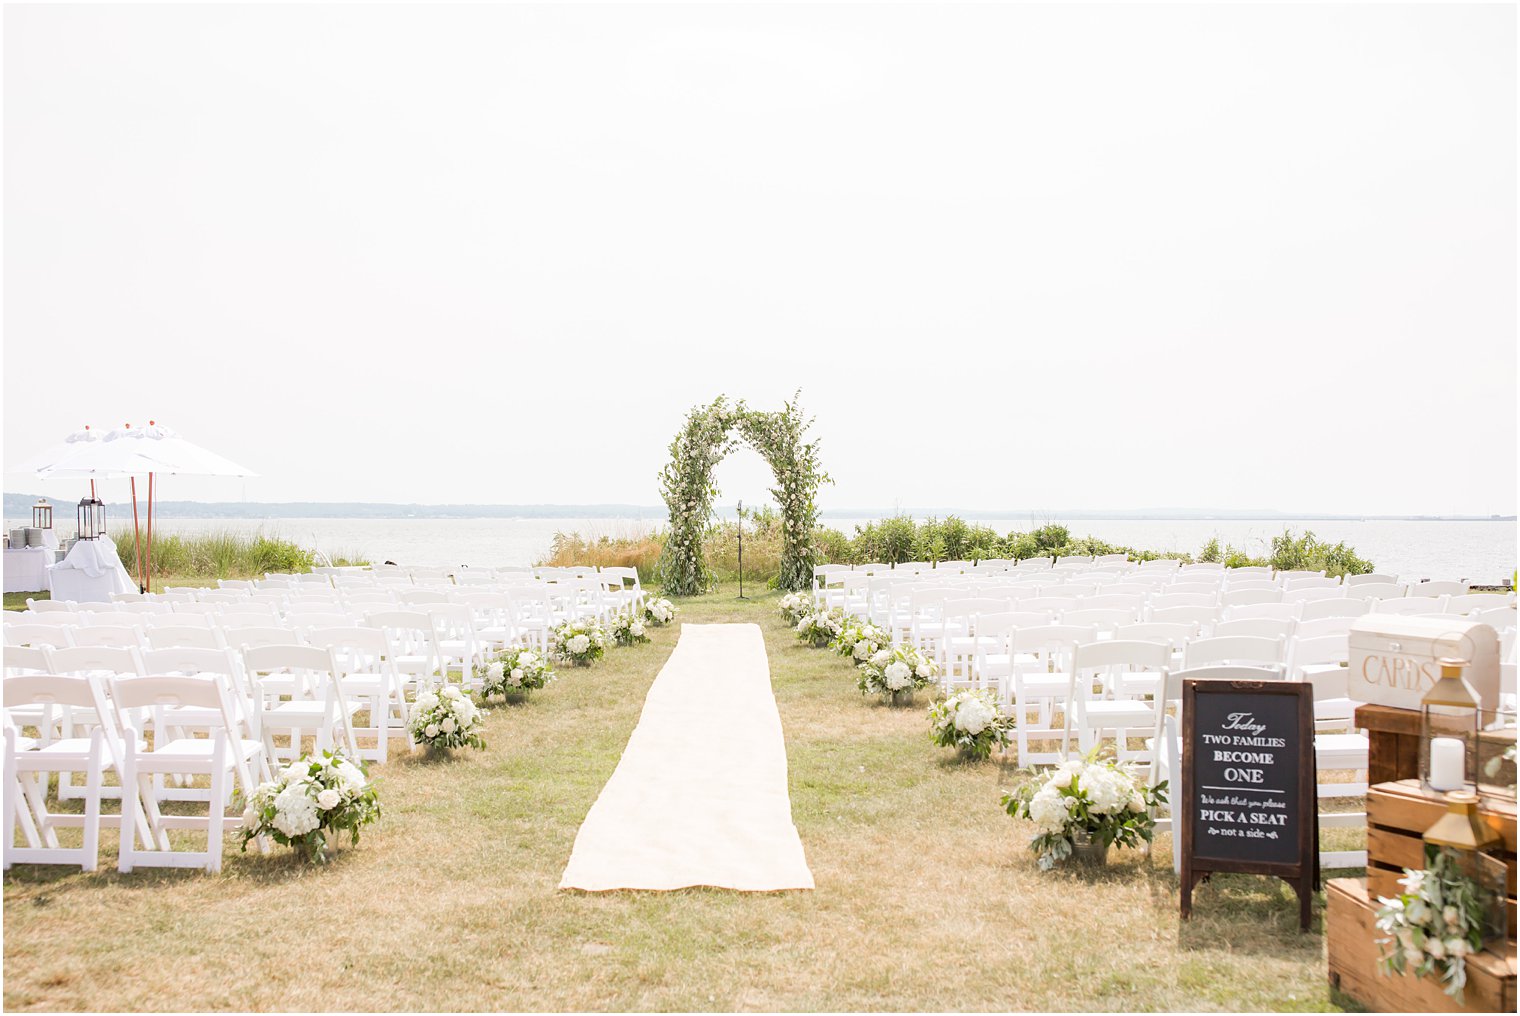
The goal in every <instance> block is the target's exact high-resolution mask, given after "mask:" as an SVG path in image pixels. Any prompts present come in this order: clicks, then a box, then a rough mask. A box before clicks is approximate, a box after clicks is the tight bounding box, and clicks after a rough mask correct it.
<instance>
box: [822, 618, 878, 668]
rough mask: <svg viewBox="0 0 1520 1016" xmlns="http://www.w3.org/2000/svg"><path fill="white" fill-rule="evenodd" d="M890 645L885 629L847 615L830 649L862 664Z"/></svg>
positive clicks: (863, 619)
mask: <svg viewBox="0 0 1520 1016" xmlns="http://www.w3.org/2000/svg"><path fill="white" fill-rule="evenodd" d="M891 643H892V637H891V636H890V635H888V634H887V630H886V629H885V628H882V627H880V626H878V625H874V624H872V623H871V622H870V621H867V620H866V619H865V618H861V617H855V616H854V615H849V616H847V617H846V618H845V619H844V627H843V628H841V629H840V630H839V635H838V637H837V638H835V639H834V641H833V642H832V643H831V644H830V648H831V649H833V650H834V652H836V653H838V654H839V655H840V656H844V657H847V658H849V659H852V660H854V661H855V662H856V663H864V662H866V661H867V660H869V659H870V658H871V657H873V656H875V655H876V654H877V653H878V652H880V651H881V650H883V649H885V648H887V646H889V645H891Z"/></svg>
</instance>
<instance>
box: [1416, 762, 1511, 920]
mask: <svg viewBox="0 0 1520 1016" xmlns="http://www.w3.org/2000/svg"><path fill="white" fill-rule="evenodd" d="M1503 849H1504V837H1502V836H1500V835H1499V831H1498V830H1497V829H1495V828H1494V827H1493V826H1491V825H1489V824H1488V822H1487V821H1485V820H1484V818H1483V816H1482V814H1481V813H1480V812H1479V811H1478V795H1477V794H1474V793H1472V792H1470V791H1466V790H1459V791H1456V792H1455V793H1451V794H1447V795H1446V814H1444V815H1442V816H1441V817H1440V818H1439V819H1438V820H1437V821H1436V824H1435V825H1433V826H1431V827H1430V828H1429V829H1427V830H1425V854H1426V866H1427V867H1429V865H1430V862H1431V860H1432V859H1433V858H1434V855H1435V854H1436V853H1437V852H1443V851H1444V852H1445V853H1446V854H1447V855H1448V856H1449V857H1450V858H1451V859H1452V860H1453V861H1455V862H1456V866H1457V868H1458V870H1459V871H1461V873H1462V874H1463V875H1465V876H1467V877H1468V878H1470V879H1472V881H1473V883H1474V884H1475V885H1476V886H1477V888H1478V899H1479V902H1480V903H1481V904H1482V905H1483V937H1484V938H1485V939H1490V938H1504V937H1505V935H1506V933H1507V927H1508V923H1509V922H1508V908H1506V906H1505V904H1504V899H1505V896H1506V895H1507V894H1506V890H1505V886H1506V883H1507V879H1506V874H1505V873H1506V866H1505V863H1504V857H1503V855H1502V854H1501V853H1500V851H1502V850H1503Z"/></svg>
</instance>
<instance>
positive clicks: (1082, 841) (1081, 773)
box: [1003, 757, 1166, 871]
mask: <svg viewBox="0 0 1520 1016" xmlns="http://www.w3.org/2000/svg"><path fill="white" fill-rule="evenodd" d="M1165 803H1166V782H1165V781H1162V782H1161V783H1158V784H1156V786H1154V787H1147V786H1145V783H1144V781H1143V780H1140V779H1138V778H1136V776H1135V773H1134V771H1133V770H1132V769H1130V768H1129V767H1128V766H1121V765H1117V764H1115V763H1114V762H1112V761H1109V760H1103V761H1098V760H1096V759H1094V758H1091V757H1090V758H1087V759H1083V760H1072V761H1070V762H1062V763H1061V764H1060V765H1058V766H1056V767H1055V768H1054V769H1052V770H1050V771H1049V772H1047V773H1046V774H1045V776H1044V778H1043V779H1037V780H1031V781H1029V782H1027V783H1025V784H1024V785H1023V786H1021V787H1019V788H1018V789H1017V790H1015V791H1014V792H1012V793H1010V794H1004V795H1003V807H1004V808H1005V809H1007V811H1008V814H1010V815H1012V816H1013V817H1014V818H1027V819H1029V820H1030V821H1031V822H1033V823H1034V825H1035V834H1034V836H1032V837H1031V838H1030V840H1029V849H1030V850H1032V851H1034V852H1035V855H1036V857H1038V858H1039V865H1040V869H1041V870H1042V871H1049V870H1050V869H1051V868H1054V867H1055V866H1056V865H1057V864H1060V863H1061V862H1062V861H1064V860H1066V859H1067V858H1068V857H1070V856H1072V853H1073V851H1074V849H1075V848H1077V847H1078V846H1081V847H1083V848H1089V847H1090V848H1091V850H1092V855H1091V856H1092V859H1093V860H1101V859H1102V858H1103V857H1104V856H1105V855H1106V854H1107V852H1108V848H1109V847H1110V846H1112V845H1113V844H1115V843H1117V844H1119V845H1120V846H1123V847H1134V846H1139V844H1140V842H1141V841H1142V840H1143V841H1145V842H1146V843H1149V842H1150V841H1151V838H1152V837H1153V836H1154V835H1155V832H1156V819H1155V817H1154V815H1153V812H1154V810H1155V808H1156V806H1157V805H1160V804H1165Z"/></svg>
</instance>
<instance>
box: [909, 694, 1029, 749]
mask: <svg viewBox="0 0 1520 1016" xmlns="http://www.w3.org/2000/svg"><path fill="white" fill-rule="evenodd" d="M1012 730H1013V717H1011V716H1003V715H1001V714H1000V713H999V712H998V707H997V700H996V699H994V698H993V697H992V695H991V693H990V692H985V691H980V690H971V691H960V692H956V693H955V694H954V695H951V696H950V697H948V698H943V699H940V700H939V701H938V702H935V703H934V704H933V705H931V706H930V707H929V732H930V735H931V736H932V737H933V738H934V743H935V744H937V745H939V746H940V747H942V748H959V749H960V752H961V754H962V755H963V756H965V757H966V758H972V759H984V758H987V757H989V756H990V755H991V754H992V749H993V747H994V746H996V747H1004V746H1006V745H1007V744H1008V741H1009V737H1010V733H1011V732H1012Z"/></svg>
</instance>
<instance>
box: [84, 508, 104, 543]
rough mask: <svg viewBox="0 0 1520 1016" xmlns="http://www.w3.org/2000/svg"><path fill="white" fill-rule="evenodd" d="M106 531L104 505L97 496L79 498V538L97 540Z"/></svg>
mask: <svg viewBox="0 0 1520 1016" xmlns="http://www.w3.org/2000/svg"><path fill="white" fill-rule="evenodd" d="M105 533H106V506H105V503H104V502H102V501H101V500H100V499H99V498H96V497H82V498H80V499H79V538H80V539H81V540H98V539H100V538H101V537H102V536H104V535H105Z"/></svg>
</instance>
